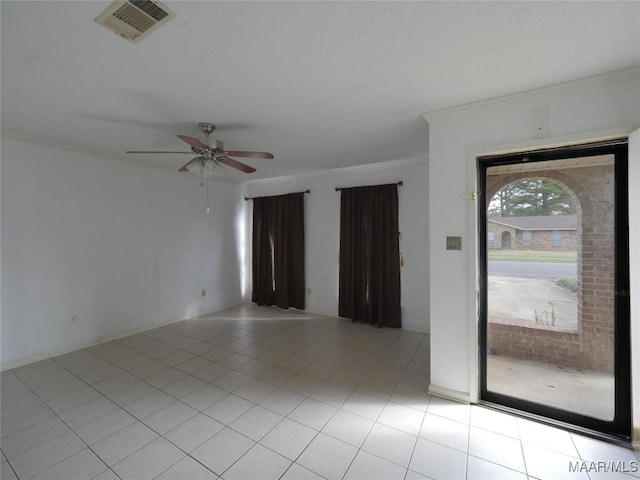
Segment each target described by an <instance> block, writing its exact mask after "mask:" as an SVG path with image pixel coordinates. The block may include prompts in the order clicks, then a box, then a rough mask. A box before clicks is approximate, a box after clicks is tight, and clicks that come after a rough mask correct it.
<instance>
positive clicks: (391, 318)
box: [338, 183, 402, 328]
mask: <svg viewBox="0 0 640 480" xmlns="http://www.w3.org/2000/svg"><path fill="white" fill-rule="evenodd" d="M399 243H400V242H399V227H398V187H397V184H395V183H394V184H391V185H377V186H372V187H355V188H343V189H342V195H341V202H340V267H339V284H340V285H339V309H338V314H339V315H340V316H341V317H345V318H350V319H351V320H352V321H354V322H366V323H370V324H372V325H377V326H379V327H383V326H385V327H393V328H400V327H401V326H402V324H401V319H400V244H399Z"/></svg>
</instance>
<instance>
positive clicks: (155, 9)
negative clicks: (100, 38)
mask: <svg viewBox="0 0 640 480" xmlns="http://www.w3.org/2000/svg"><path fill="white" fill-rule="evenodd" d="M174 16H175V13H173V12H172V11H171V10H169V9H168V8H167V7H166V6H164V5H163V4H162V3H160V2H156V1H152V0H128V1H116V2H113V3H112V4H111V6H110V7H109V8H107V9H106V10H105V11H104V12H103V13H102V14H101V15H100V16H99V17H98V18H96V22H98V23H99V24H100V25H102V26H105V27H107V28H108V29H109V30H111V31H113V32H115V33H117V34H118V35H120V36H121V37H124V38H126V39H127V40H130V41H132V42H134V43H136V42H139V41H140V40H142V38H143V37H146V36H147V35H148V34H149V33H151V32H152V31H153V30H155V29H156V28H158V27H159V26H160V25H163V24H165V23H166V22H168V21H169V20H170V19H172V18H173V17H174Z"/></svg>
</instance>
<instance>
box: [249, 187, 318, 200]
mask: <svg viewBox="0 0 640 480" xmlns="http://www.w3.org/2000/svg"><path fill="white" fill-rule="evenodd" d="M293 193H311V190H309V189H306V190H305V191H304V192H293ZM283 195H292V194H291V193H284V194H283ZM254 198H260V197H244V201H245V202H246V201H247V200H253V199H254Z"/></svg>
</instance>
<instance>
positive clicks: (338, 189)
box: [336, 180, 402, 192]
mask: <svg viewBox="0 0 640 480" xmlns="http://www.w3.org/2000/svg"><path fill="white" fill-rule="evenodd" d="M396 185H400V186H402V180H400V181H399V182H398V183H396ZM344 188H351V187H344ZM340 190H342V188H340V187H336V192H339V191H340Z"/></svg>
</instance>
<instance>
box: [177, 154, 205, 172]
mask: <svg viewBox="0 0 640 480" xmlns="http://www.w3.org/2000/svg"><path fill="white" fill-rule="evenodd" d="M196 160H200V157H198V158H194V159H193V160H190V161H188V162H187V163H185V164H184V165H183V166H181V167H180V168H179V169H178V171H179V172H188V171H189V169H188V168H187V167H188V166H189V165H191V164H192V163H193V162H195V161H196Z"/></svg>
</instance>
